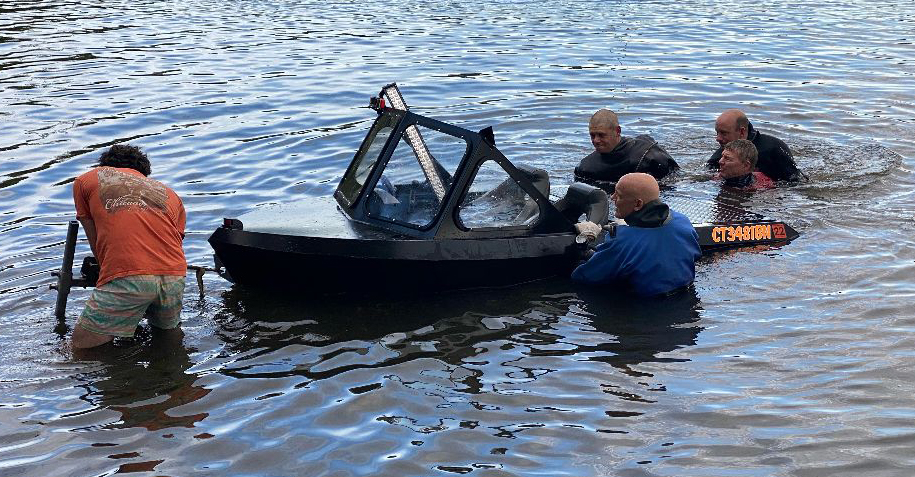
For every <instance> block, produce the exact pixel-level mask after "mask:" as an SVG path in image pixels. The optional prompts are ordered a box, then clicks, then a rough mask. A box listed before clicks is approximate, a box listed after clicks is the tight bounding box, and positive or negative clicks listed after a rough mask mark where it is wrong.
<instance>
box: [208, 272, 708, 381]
mask: <svg viewBox="0 0 915 477" xmlns="http://www.w3.org/2000/svg"><path fill="white" fill-rule="evenodd" d="M223 303H224V306H225V308H224V310H223V312H221V313H219V314H217V322H218V323H219V329H218V330H217V336H218V337H219V339H220V340H222V341H224V342H225V343H226V345H227V346H228V348H229V349H230V350H231V352H232V354H233V355H235V357H236V358H237V359H236V361H235V362H234V364H233V365H231V366H229V367H227V368H225V369H223V371H224V372H226V373H229V374H231V375H233V376H236V377H267V376H273V377H277V376H290V375H299V376H304V377H306V378H308V379H310V380H319V379H328V378H331V377H333V376H335V375H337V374H339V373H342V372H345V371H348V370H352V369H355V368H364V367H385V366H393V365H396V364H397V363H403V362H407V361H410V360H418V359H421V358H435V359H437V360H440V361H441V362H444V363H447V364H448V365H451V366H454V367H460V368H464V369H465V371H462V372H460V373H457V374H462V377H461V378H460V379H458V380H457V381H461V383H458V382H455V384H456V385H459V386H461V387H462V388H463V391H465V392H470V393H475V392H480V390H481V385H480V379H479V378H480V375H479V373H478V372H476V371H468V370H469V369H470V368H468V366H467V363H468V362H470V361H474V362H476V361H487V360H489V359H505V358H506V357H507V356H510V355H512V354H513V353H510V352H507V351H509V350H511V349H513V348H519V349H520V350H522V352H520V353H516V354H515V356H516V358H517V360H516V361H515V362H514V363H512V365H511V366H513V367H516V368H518V369H520V371H518V369H516V370H515V371H516V372H519V373H520V374H524V375H527V376H528V377H535V376H537V375H539V374H542V372H543V370H537V369H526V367H525V366H524V364H523V363H522V361H523V360H524V359H527V358H530V357H539V356H574V355H583V356H587V359H589V360H594V361H602V362H605V363H608V364H611V365H612V366H614V367H617V368H619V369H621V370H623V371H624V372H625V373H627V374H630V375H639V373H638V372H637V371H633V370H632V366H633V365H636V364H638V363H642V362H647V361H654V362H663V361H677V360H682V359H681V358H667V357H662V356H659V355H661V354H662V353H665V352H668V351H673V350H676V349H678V348H682V347H684V346H690V345H694V344H695V343H696V337H697V335H698V334H699V332H700V331H701V328H700V327H699V326H698V325H697V324H696V322H697V321H698V320H699V310H701V306H700V300H699V297H698V294H697V292H696V290H695V289H694V288H693V287H690V288H688V289H687V290H686V291H684V292H682V293H678V294H676V295H673V296H669V297H665V298H663V299H655V300H650V301H633V300H631V299H630V298H629V297H626V296H622V295H619V294H615V293H612V292H610V291H608V290H607V289H606V288H582V289H577V290H576V289H572V288H571V284H570V283H569V282H568V280H567V279H565V278H556V279H552V280H543V281H540V282H536V283H531V284H527V285H523V286H520V287H516V288H513V289H511V290H482V291H472V292H467V291H465V292H453V293H449V294H443V295H434V296H428V297H414V298H400V299H372V300H358V299H357V300H354V299H353V298H352V297H329V298H326V299H321V300H316V299H314V298H309V299H300V298H296V297H290V296H288V295H278V294H269V293H263V292H255V291H250V290H246V289H244V288H241V287H234V288H233V289H231V290H229V291H227V292H225V293H224V294H223ZM582 320H584V321H582ZM581 325H585V326H590V327H592V328H593V329H591V330H590V331H589V332H588V333H587V335H586V336H582V337H579V336H578V335H575V334H570V333H567V332H566V331H565V328H567V327H570V326H576V327H580V326H581ZM290 346H294V347H295V348H294V349H295V350H296V352H295V353H292V354H293V356H290V353H291V352H290V353H287V352H286V351H288V349H289V348H288V347H290ZM494 347H497V350H498V351H499V352H495V351H493V348H494ZM278 350H283V351H282V352H280V353H279V354H274V355H273V356H271V354H273V353H275V352H277V351H278ZM280 357H282V359H279V358H280ZM278 361H283V362H282V363H281V362H278ZM504 364H506V363H505V362H503V365H504ZM503 371H504V369H503Z"/></svg>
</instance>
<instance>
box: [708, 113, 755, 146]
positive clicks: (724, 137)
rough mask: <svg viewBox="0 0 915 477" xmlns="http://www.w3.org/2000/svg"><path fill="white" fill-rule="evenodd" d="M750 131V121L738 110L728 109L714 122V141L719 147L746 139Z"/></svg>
mask: <svg viewBox="0 0 915 477" xmlns="http://www.w3.org/2000/svg"><path fill="white" fill-rule="evenodd" d="M749 130H750V120H749V119H747V115H746V114H744V113H743V111H741V110H739V109H728V110H727V111H725V112H723V113H721V115H720V116H718V119H717V120H716V121H715V140H716V141H718V145H719V146H722V147H723V146H724V145H725V144H727V143H729V142H731V141H734V140H737V139H746V138H747V134H748V133H749Z"/></svg>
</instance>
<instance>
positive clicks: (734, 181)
mask: <svg viewBox="0 0 915 477" xmlns="http://www.w3.org/2000/svg"><path fill="white" fill-rule="evenodd" d="M755 179H756V177H755V176H753V173H752V172H751V173H749V174H747V175H745V176H738V177H731V178H730V179H725V180H724V186H725V187H736V188H738V189H742V188H744V187H750V186H751V185H753V183H754V182H756V180H755Z"/></svg>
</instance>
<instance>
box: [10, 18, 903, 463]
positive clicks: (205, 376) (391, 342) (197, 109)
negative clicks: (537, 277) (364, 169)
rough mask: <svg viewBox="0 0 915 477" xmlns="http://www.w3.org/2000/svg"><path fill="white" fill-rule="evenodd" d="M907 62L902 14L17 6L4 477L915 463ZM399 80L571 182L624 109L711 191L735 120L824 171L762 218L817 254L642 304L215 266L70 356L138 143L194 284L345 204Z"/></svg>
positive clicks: (696, 188) (746, 257)
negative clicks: (592, 137) (279, 289)
mask: <svg viewBox="0 0 915 477" xmlns="http://www.w3.org/2000/svg"><path fill="white" fill-rule="evenodd" d="M913 43H915V4H913V3H912V2H910V1H900V2H890V1H875V2H851V1H846V2H808V1H801V2H788V1H774V2H767V4H766V6H764V5H762V4H752V5H750V4H747V3H746V2H712V1H704V0H703V1H695V2H680V3H673V2H554V1H544V2H501V1H496V2H483V3H480V2H435V1H432V2H403V3H401V4H397V5H395V4H385V3H384V2H376V3H371V4H364V5H359V4H350V3H336V2H292V1H285V0H274V1H270V2H266V1H256V0H248V1H233V2H225V1H213V0H188V1H183V2H177V1H147V2H127V1H114V0H112V1H106V0H100V1H93V2H88V1H66V0H36V1H28V0H19V1H16V0H4V1H3V2H2V3H0V314H2V328H0V329H2V331H0V475H3V476H6V475H30V476H49V475H61V476H75V475H85V476H97V475H111V474H113V473H117V472H121V473H128V472H132V473H137V474H140V475H170V476H179V475H192V474H193V475H265V476H267V475H269V476H274V475H309V476H312V475H315V476H317V475H333V476H347V475H398V476H429V475H454V474H470V475H486V476H501V475H505V476H508V475H519V476H520V475H525V476H527V475H550V476H556V475H570V476H598V475H618V476H858V475H868V476H911V475H915V397H913V395H915V370H913V365H915V352H913V350H915V316H913V313H912V309H913V303H915V247H913V232H915V219H913V213H915V212H913V207H912V204H913V193H915V177H913V173H912V168H913V166H915V141H913V139H912V138H913V137H915V46H913ZM391 81H397V82H398V83H399V84H400V86H401V88H402V90H403V91H404V94H405V95H406V98H407V100H408V102H409V103H410V104H411V105H413V107H414V109H416V110H417V111H419V112H421V113H424V114H428V115H431V116H434V117H437V118H440V119H443V120H446V121H449V122H453V123H456V124H458V125H461V126H464V127H467V128H468V129H480V128H482V127H485V126H489V125H492V126H493V127H494V128H495V132H496V140H497V143H498V144H499V145H500V148H501V149H502V151H503V152H504V153H505V154H506V156H508V157H509V158H510V159H512V160H513V161H515V162H516V163H528V164H531V165H534V166H537V167H540V168H543V169H546V170H547V171H549V173H550V175H551V178H552V183H553V185H554V186H555V187H561V186H563V185H566V184H568V183H569V182H570V181H571V176H572V169H573V168H574V166H575V165H576V164H577V161H578V160H579V159H580V158H581V157H582V156H583V155H584V154H586V153H587V152H589V150H590V144H589V141H588V138H587V128H586V124H587V119H588V116H589V115H590V113H592V112H593V111H594V110H596V109H597V108H600V107H611V108H613V109H615V110H617V111H618V112H619V113H620V116H621V122H622V126H623V130H624V133H627V134H638V133H648V134H652V135H653V136H654V137H655V138H656V139H658V140H660V142H661V143H662V144H663V145H664V146H666V147H667V149H668V150H669V151H670V152H671V153H672V154H673V155H674V156H675V157H676V158H677V159H678V160H679V162H680V163H681V164H682V165H683V166H684V172H683V173H682V174H680V176H679V177H678V178H677V179H675V180H674V184H673V186H674V187H675V188H677V189H678V190H682V191H685V192H688V193H690V194H694V195H700V196H703V195H705V196H708V197H713V196H714V195H715V193H716V190H717V189H716V187H717V186H716V185H715V184H714V183H712V182H710V181H709V177H708V175H707V174H706V173H705V172H704V170H703V168H702V163H703V161H704V159H705V158H707V157H708V155H709V154H710V152H711V151H712V150H713V149H714V147H715V143H714V138H713V131H712V128H713V122H714V119H715V117H716V116H717V114H718V113H719V112H720V111H721V110H723V109H725V108H728V107H741V108H743V109H745V110H746V111H747V112H748V114H749V115H750V117H751V120H753V121H754V124H755V125H756V126H757V127H758V128H760V129H762V130H764V131H768V132H772V133H775V134H776V135H778V136H780V137H782V138H783V139H785V140H786V142H787V143H788V144H789V145H790V146H791V147H792V148H793V149H794V151H795V152H796V156H797V158H798V162H799V165H800V167H801V168H802V169H804V170H805V171H806V172H807V173H809V175H810V176H811V181H810V183H809V184H806V185H800V186H795V187H785V188H780V189H778V190H774V191H767V192H763V193H759V194H757V195H756V196H755V197H752V198H750V199H749V200H748V203H747V206H748V207H750V208H752V209H753V210H757V211H759V212H762V213H765V214H768V215H771V216H775V217H778V218H782V219H783V220H785V221H787V222H788V223H790V224H792V225H794V226H795V227H796V228H797V229H798V230H799V231H800V232H801V233H802V236H801V238H800V239H799V240H797V241H795V242H794V243H792V244H790V245H788V246H785V247H783V248H781V249H775V250H764V251H744V252H739V253H725V254H719V255H715V256H712V257H709V258H706V259H704V260H703V262H702V263H700V264H699V266H698V276H697V280H696V286H695V292H694V293H691V294H688V295H687V296H681V297H679V298H677V299H673V300H667V301H662V302H653V303H650V304H632V303H629V301H630V300H620V299H618V298H616V299H614V298H613V297H608V296H591V295H589V294H587V293H584V292H582V291H581V290H576V289H574V288H572V287H571V286H570V284H569V283H568V282H567V281H566V280H563V279H556V280H550V281H545V282H539V283H533V284H529V285H525V286H520V287H515V288H510V289H504V290H490V291H483V292H480V291H476V292H463V293H452V294H447V295H440V296H430V297H425V298H415V299H390V300H362V301H360V300H353V299H341V298H327V299H322V300H318V299H301V298H296V297H290V296H286V295H276V294H270V293H264V292H253V291H250V290H245V289H240V288H238V287H233V286H231V285H230V284H228V283H226V282H224V281H222V280H221V279H219V278H218V277H215V276H212V275H208V276H207V277H206V286H207V289H206V293H205V294H204V296H203V297H198V296H197V293H196V289H195V287H193V286H189V287H188V291H187V295H186V296H185V305H186V306H185V309H184V311H183V316H182V317H183V321H184V330H185V333H186V336H185V338H184V340H183V343H182V344H180V345H176V346H171V347H166V348H164V349H161V350H160V349H155V348H153V347H151V346H149V345H148V344H145V342H144V344H140V345H136V346H132V347H125V348H120V349H118V350H117V353H116V355H113V356H110V357H106V358H104V359H100V360H94V361H78V360H74V359H72V358H71V356H70V355H69V353H68V351H67V350H66V347H65V346H64V342H65V340H64V339H63V336H65V335H63V336H62V335H61V333H62V332H64V331H66V330H65V329H63V328H61V327H59V326H58V323H57V322H56V320H55V319H54V318H53V316H52V308H53V303H54V295H53V293H51V292H49V291H48V289H47V287H48V284H49V283H51V277H50V273H49V272H50V271H51V270H53V269H55V268H57V267H58V266H59V262H60V258H61V255H62V248H63V247H62V242H63V238H64V235H65V230H66V222H67V221H68V220H69V219H71V218H72V216H73V210H72V207H73V206H72V200H71V189H70V183H71V182H72V180H73V178H74V177H75V176H77V175H78V174H80V173H82V172H84V171H86V170H87V169H88V168H89V167H90V165H91V164H92V163H93V161H94V160H95V159H96V158H97V157H98V154H99V152H100V150H101V149H103V148H105V147H107V146H108V145H110V144H113V143H117V142H125V141H130V142H131V143H133V144H137V145H140V146H142V147H143V148H144V149H145V150H146V151H147V152H148V153H149V154H150V157H151V159H152V161H153V177H154V178H156V179H159V180H161V181H163V182H165V183H166V184H169V185H171V186H172V187H173V188H174V189H175V190H176V191H177V192H178V193H179V194H180V195H181V196H182V197H183V198H184V201H185V205H186V207H187V209H188V232H189V233H188V236H187V239H186V242H185V248H186V252H187V255H188V259H189V262H190V263H193V264H201V265H208V264H209V263H210V262H211V250H210V248H209V246H208V245H207V243H206V238H207V236H208V235H209V233H210V232H211V231H212V230H213V229H214V228H215V227H216V226H217V225H218V224H219V223H220V222H221V219H222V217H226V216H234V215H237V214H239V213H242V212H244V211H247V210H250V209H251V208H253V207H257V206H260V205H264V204H270V203H276V202H282V201H286V200H291V199H296V198H302V197H318V196H323V195H326V194H329V193H331V192H332V190H333V189H334V187H335V186H336V183H337V181H338V179H339V177H340V174H342V172H343V169H344V168H345V166H346V165H347V163H348V162H349V160H350V159H351V157H352V154H353V152H354V150H355V148H356V147H357V146H358V143H359V141H360V140H361V138H362V136H363V134H364V132H365V129H366V128H367V127H368V126H369V125H370V124H371V120H372V117H373V114H372V113H371V111H369V110H367V109H364V108H362V106H364V105H365V104H366V103H367V99H368V97H369V96H370V95H372V94H375V93H377V91H378V89H379V88H380V87H381V86H382V85H383V84H385V83H388V82H391ZM87 253H88V247H87V246H86V244H85V242H81V243H80V250H79V253H78V256H82V255H85V254H87ZM301 272H302V273H303V274H308V273H313V272H312V271H310V270H302V271H301ZM430 279H434V277H430ZM371 280H372V277H371V276H369V277H367V278H366V279H365V282H364V284H365V286H367V287H370V286H371V285H372V281H371ZM87 296H88V291H86V290H82V289H77V290H75V291H74V292H73V294H72V295H71V299H70V302H69V308H68V318H67V322H66V325H68V326H72V325H73V323H74V322H75V319H76V316H77V315H78V314H79V312H80V310H81V308H82V305H83V303H84V302H85V299H86V297H87Z"/></svg>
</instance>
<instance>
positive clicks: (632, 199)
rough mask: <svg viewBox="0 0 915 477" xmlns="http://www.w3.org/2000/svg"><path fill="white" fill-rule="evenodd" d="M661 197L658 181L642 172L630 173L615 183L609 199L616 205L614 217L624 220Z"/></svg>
mask: <svg viewBox="0 0 915 477" xmlns="http://www.w3.org/2000/svg"><path fill="white" fill-rule="evenodd" d="M660 196H661V191H660V189H659V188H658V181H657V180H655V178H654V177H652V176H651V175H649V174H645V173H643V172H630V173H629V174H626V175H624V176H623V177H621V178H620V180H619V181H618V182H617V183H616V188H615V189H614V191H613V195H612V196H611V198H612V199H613V203H614V204H616V216H617V218H620V219H625V218H626V217H627V216H628V215H629V214H631V213H633V212H635V211H638V210H641V209H642V207H643V206H644V205H645V204H647V203H649V202H651V201H653V200H657V199H658V198H659V197H660Z"/></svg>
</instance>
